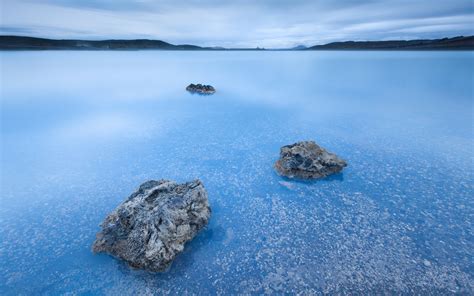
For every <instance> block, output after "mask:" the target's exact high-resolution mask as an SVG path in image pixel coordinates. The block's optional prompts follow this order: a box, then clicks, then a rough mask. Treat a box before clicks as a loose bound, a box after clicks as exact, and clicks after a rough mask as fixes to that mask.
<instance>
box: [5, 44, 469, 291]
mask: <svg viewBox="0 0 474 296" xmlns="http://www.w3.org/2000/svg"><path fill="white" fill-rule="evenodd" d="M0 57H1V207H0V219H1V220H0V238H1V241H0V244H1V246H0V294H2V295H16V294H34V295H41V294H48V295H58V294H65V293H68V292H72V294H109V295H137V294H165V293H170V294H177V295H183V294H186V293H187V294H194V293H199V294H204V295H205V294H216V293H217V294H235V293H255V294H260V293H290V294H293V293H298V292H303V293H305V294H311V293H324V292H327V293H337V292H348V293H351V292H361V293H363V294H366V293H379V292H382V291H384V292H398V293H443V294H444V293H454V292H459V293H465V294H470V293H474V292H473V291H474V259H473V258H474V228H473V223H474V168H473V167H474V166H473V164H474V151H473V147H474V133H473V125H474V123H473V101H474V95H473V81H474V78H473V75H474V74H473V72H474V71H473V69H474V53H473V52H255V51H251V52H189V51H121V52H110V51H101V52H94V51H92V52H78V51H45V52H2V53H0ZM191 82H194V83H209V84H212V85H214V86H215V87H216V89H217V93H216V94H215V95H212V96H199V95H191V94H189V93H187V92H186V91H185V90H184V89H185V87H186V86H187V85H188V84H189V83H191ZM307 139H313V140H315V141H316V142H318V143H319V144H320V145H322V146H323V147H325V148H327V149H328V150H329V151H332V152H335V153H337V154H338V155H340V156H341V157H342V158H344V159H346V160H347V161H348V163H349V166H348V167H347V168H346V169H345V170H344V172H343V174H340V175H336V176H333V177H330V178H327V179H325V180H321V181H312V182H301V181H300V182H298V181H291V180H288V179H284V178H281V177H280V176H278V175H277V174H276V173H275V172H274V170H273V168H272V166H273V163H274V162H275V161H276V159H277V158H278V155H279V148H280V147H281V146H283V145H286V144H291V143H294V142H296V141H299V140H307ZM161 178H165V179H173V180H177V181H180V182H183V181H188V180H192V179H194V178H200V179H201V180H202V181H203V182H204V184H205V186H206V188H207V190H208V193H209V200H210V204H211V207H212V210H213V213H212V218H211V221H210V224H209V226H208V228H207V229H205V230H203V231H202V232H201V233H200V234H199V236H198V237H196V239H194V240H193V241H192V242H190V243H188V244H187V245H186V248H185V250H184V252H183V253H182V254H180V255H179V256H178V257H177V258H176V260H175V262H174V263H173V265H172V267H171V269H170V270H169V271H168V272H167V273H163V274H152V273H147V272H144V271H137V270H131V269H129V268H128V267H127V266H126V265H125V264H123V263H121V262H119V261H117V260H115V259H113V258H111V257H109V256H107V255H93V254H92V253H91V250H90V247H91V244H92V242H93V241H94V238H95V234H96V232H97V231H99V227H98V225H99V223H100V222H101V221H102V220H103V219H104V217H105V216H106V215H107V214H108V213H109V212H111V211H112V210H113V209H114V208H115V207H116V206H117V205H118V204H119V203H121V202H122V201H123V200H124V199H125V198H126V197H127V196H128V195H129V194H130V193H131V192H133V190H134V189H135V188H136V187H137V186H138V185H139V184H141V183H142V182H144V181H146V180H149V179H161Z"/></svg>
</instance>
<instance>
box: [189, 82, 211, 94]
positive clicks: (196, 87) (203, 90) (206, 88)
mask: <svg viewBox="0 0 474 296" xmlns="http://www.w3.org/2000/svg"><path fill="white" fill-rule="evenodd" d="M186 90H187V91H189V92H191V93H198V94H204V95H211V94H213V93H215V92H216V90H215V88H214V87H212V86H211V85H205V84H200V83H198V84H193V83H191V84H190V85H188V86H187V87H186Z"/></svg>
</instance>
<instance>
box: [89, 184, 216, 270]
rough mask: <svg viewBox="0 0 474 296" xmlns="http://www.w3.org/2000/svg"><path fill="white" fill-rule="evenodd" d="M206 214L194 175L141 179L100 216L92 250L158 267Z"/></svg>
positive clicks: (169, 259) (170, 257) (179, 248)
mask: <svg viewBox="0 0 474 296" xmlns="http://www.w3.org/2000/svg"><path fill="white" fill-rule="evenodd" d="M210 215H211V209H210V207H209V203H208V199H207V192H206V190H205V189H204V186H203V184H202V183H201V181H200V180H194V181H192V182H188V183H184V184H177V183H175V182H173V181H168V180H159V181H154V180H151V181H147V182H145V183H143V184H142V185H140V187H139V188H138V189H137V191H135V192H134V193H133V194H132V195H130V197H128V198H127V200H125V201H124V202H123V203H122V204H120V205H119V206H118V207H117V208H116V209H115V210H114V211H113V212H112V213H111V214H109V215H108V216H107V217H106V218H105V220H104V221H103V222H102V224H101V227H102V230H101V231H100V232H99V233H97V235H96V240H95V242H94V244H93V245H92V250H93V252H94V253H99V252H105V253H109V254H110V255H112V256H115V257H117V258H120V259H122V260H124V261H125V262H127V264H128V265H129V266H131V267H133V268H140V269H146V270H149V271H164V270H166V269H167V268H168V267H169V266H170V264H171V262H172V261H173V259H174V258H175V257H176V255H177V254H178V253H179V252H181V251H182V250H183V248H184V244H185V243H186V242H187V241H189V240H191V239H192V238H193V237H194V236H196V234H197V233H198V231H199V230H200V229H202V228H203V227H204V226H205V225H206V224H207V223H208V221H209V217H210Z"/></svg>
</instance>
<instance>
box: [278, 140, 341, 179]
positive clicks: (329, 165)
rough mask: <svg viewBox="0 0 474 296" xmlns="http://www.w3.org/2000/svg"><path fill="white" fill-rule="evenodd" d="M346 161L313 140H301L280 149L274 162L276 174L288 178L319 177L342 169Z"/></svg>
mask: <svg viewBox="0 0 474 296" xmlns="http://www.w3.org/2000/svg"><path fill="white" fill-rule="evenodd" d="M346 166H347V163H346V162H345V161H344V160H342V159H340V158H339V157H338V156H337V155H336V154H333V153H330V152H327V151H326V150H325V149H324V148H321V147H319V146H318V145H317V144H316V143H315V142H313V141H302V142H298V143H295V144H292V145H287V146H283V147H281V149H280V159H278V160H277V162H276V163H275V170H276V171H277V172H278V174H280V175H282V176H286V177H289V178H295V177H296V178H300V179H319V178H324V177H326V176H329V175H331V174H335V173H338V172H340V171H342V169H343V168H344V167H346Z"/></svg>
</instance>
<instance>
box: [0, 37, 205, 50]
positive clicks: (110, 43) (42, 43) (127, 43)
mask: <svg viewBox="0 0 474 296" xmlns="http://www.w3.org/2000/svg"><path fill="white" fill-rule="evenodd" d="M0 49H1V50H47V49H74V50H117V49H118V50H127V49H130V50H133V49H165V50H202V49H210V48H205V47H199V46H196V45H187V44H183V45H173V44H170V43H167V42H164V41H161V40H149V39H134V40H100V41H93V40H74V39H62V40H56V39H45V38H35V37H22V36H0Z"/></svg>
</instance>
